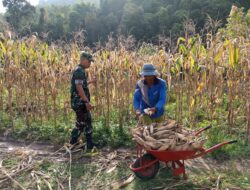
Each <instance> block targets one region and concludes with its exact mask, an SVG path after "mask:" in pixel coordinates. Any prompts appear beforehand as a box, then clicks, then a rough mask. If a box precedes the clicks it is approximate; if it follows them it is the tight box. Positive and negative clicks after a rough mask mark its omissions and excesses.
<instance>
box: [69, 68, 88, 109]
mask: <svg viewBox="0 0 250 190" xmlns="http://www.w3.org/2000/svg"><path fill="white" fill-rule="evenodd" d="M77 84H81V85H82V88H83V90H84V93H85V95H86V96H87V98H88V100H90V93H89V88H88V78H87V75H86V73H85V69H84V68H83V67H82V66H81V65H78V66H77V67H76V68H75V70H74V71H73V74H72V78H71V88H70V93H71V107H72V109H73V110H76V109H78V108H79V107H81V106H83V105H85V104H84V102H83V100H82V99H81V97H80V96H79V94H78V92H77V89H76V85H77Z"/></svg>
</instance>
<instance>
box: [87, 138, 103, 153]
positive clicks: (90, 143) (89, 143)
mask: <svg viewBox="0 0 250 190" xmlns="http://www.w3.org/2000/svg"><path fill="white" fill-rule="evenodd" d="M86 141H87V150H92V149H93V148H94V147H96V148H99V147H100V144H99V143H95V142H93V139H92V134H86Z"/></svg>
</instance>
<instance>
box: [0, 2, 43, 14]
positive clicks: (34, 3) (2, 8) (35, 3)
mask: <svg viewBox="0 0 250 190" xmlns="http://www.w3.org/2000/svg"><path fill="white" fill-rule="evenodd" d="M28 1H29V2H30V3H31V4H32V5H37V4H38V2H39V0H28ZM4 11H5V10H4V7H3V0H0V13H3V12H4Z"/></svg>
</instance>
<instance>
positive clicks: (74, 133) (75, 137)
mask: <svg viewBox="0 0 250 190" xmlns="http://www.w3.org/2000/svg"><path fill="white" fill-rule="evenodd" d="M80 135H81V131H80V130H79V129H77V128H74V129H73V130H72V132H71V139H70V142H69V143H70V144H71V145H74V144H77V143H78V139H79V137H80Z"/></svg>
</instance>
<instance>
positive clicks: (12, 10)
mask: <svg viewBox="0 0 250 190" xmlns="http://www.w3.org/2000/svg"><path fill="white" fill-rule="evenodd" d="M3 6H4V7H6V8H7V13H6V20H7V22H8V23H9V24H10V25H11V26H12V27H14V28H15V30H16V31H17V32H18V33H20V34H23V33H25V32H26V31H27V29H29V25H30V24H31V23H32V22H33V18H34V15H35V7H34V6H32V5H31V4H30V3H29V2H28V1H26V0H3Z"/></svg>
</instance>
